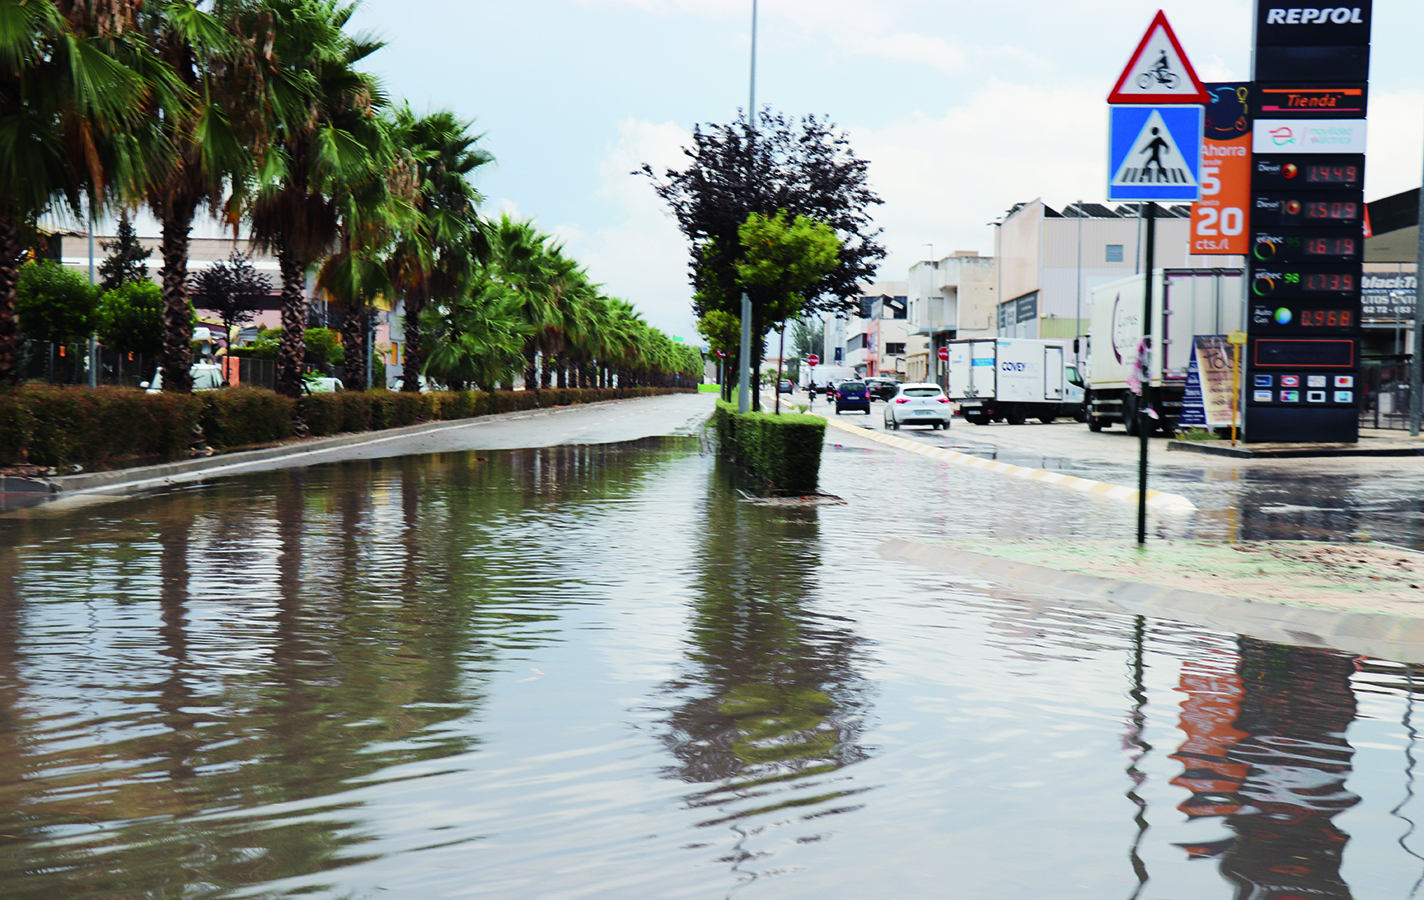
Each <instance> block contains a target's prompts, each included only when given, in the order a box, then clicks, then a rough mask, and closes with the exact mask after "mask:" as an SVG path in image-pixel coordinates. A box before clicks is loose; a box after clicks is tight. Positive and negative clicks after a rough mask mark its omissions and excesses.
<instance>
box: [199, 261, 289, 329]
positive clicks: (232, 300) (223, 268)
mask: <svg viewBox="0 0 1424 900" xmlns="http://www.w3.org/2000/svg"><path fill="white" fill-rule="evenodd" d="M188 293H189V294H190V296H191V297H192V298H193V305H194V306H196V307H197V308H199V309H206V310H208V311H209V312H212V313H216V314H217V316H218V319H219V320H221V321H222V323H223V335H224V337H226V338H227V339H228V340H231V339H232V333H233V330H234V329H236V328H240V327H242V326H243V325H246V324H247V323H249V322H251V321H253V320H254V319H256V318H257V311H258V310H259V309H261V308H262V306H263V305H264V303H265V301H266V300H267V298H268V297H269V296H270V295H271V293H272V279H271V278H270V277H269V276H267V275H265V274H263V273H262V272H259V271H257V268H256V267H255V266H253V265H252V257H251V256H249V255H248V254H245V253H241V252H239V251H237V250H233V251H232V252H231V253H230V254H228V258H227V261H226V262H216V263H213V264H212V265H211V266H209V267H208V268H206V269H203V270H201V271H199V272H197V273H195V274H193V275H190V276H189V277H188Z"/></svg>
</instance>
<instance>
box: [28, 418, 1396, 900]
mask: <svg viewBox="0 0 1424 900" xmlns="http://www.w3.org/2000/svg"><path fill="white" fill-rule="evenodd" d="M823 484H824V487H825V488H826V489H827V490H830V491H833V492H835V493H838V494H841V495H842V496H844V497H845V498H846V499H847V501H848V503H847V504H846V505H844V506H822V507H815V508H784V507H774V506H762V505H755V504H751V503H747V502H743V500H742V499H741V497H740V495H739V494H738V492H737V491H736V489H735V487H736V486H735V484H734V483H733V477H732V474H731V473H729V472H728V471H727V470H726V469H725V468H724V467H723V466H722V465H721V464H719V463H718V462H717V461H716V460H715V458H714V457H712V456H709V455H707V454H705V453H704V452H703V451H702V448H701V447H700V445H699V443H698V441H697V440H696V439H695V438H669V439H655V440H648V441H642V442H638V443H636V444H620V445H606V446H580V447H555V448H547V449H542V450H525V451H498V452H494V451H483V452H479V453H473V452H472V453H449V454H440V455H432V456H423V457H406V458H395V459H386V460H379V461H367V462H350V463H341V464H334V465H327V466H319V467H314V468H310V469H294V470H287V471H281V472H275V473H269V474H263V475H254V476H245V477H241V478H233V479H227V480H219V481H214V482H212V483H208V484H199V485H190V486H187V487H184V488H181V489H173V490H169V491H165V492H161V493H157V494H154V495H152V496H148V497H142V498H136V499H130V500H125V501H122V502H118V503H114V504H110V505H106V506H102V507H97V508H96V509H94V510H91V511H89V512H87V513H84V514H82V515H81V514H70V515H65V516H38V517H31V518H9V519H0V792H3V801H0V896H4V897H5V898H7V900H41V898H43V900H51V898H98V897H105V898H210V897H211V898H215V897H235V898H279V897H281V898H286V897H320V898H369V897H398V898H407V897H409V898H417V897H418V898H444V897H479V898H489V897H498V898H730V897H736V898H739V900H751V898H776V900H785V898H817V900H827V898H857V900H859V898H877V900H891V898H924V897H955V898H994V900H1003V898H1042V897H1053V898H1084V900H1087V898H1092V900H1101V898H1133V897H1142V898H1149V897H1151V898H1168V897H1171V898H1179V900H1180V898H1192V900H1198V898H1221V900H1228V898H1238V897H1241V898H1244V897H1250V898H1281V900H1284V898H1287V897H1297V898H1299V897H1310V898H1319V897H1325V898H1345V897H1358V898H1374V897H1389V898H1396V897H1398V898H1403V897H1411V896H1417V895H1420V893H1421V888H1420V885H1421V881H1424V833H1421V831H1422V830H1424V829H1421V828H1420V827H1418V826H1416V825H1415V823H1416V822H1421V821H1422V820H1424V798H1416V797H1415V793H1416V782H1420V781H1421V773H1420V772H1419V771H1418V770H1419V766H1418V762H1417V760H1418V759H1419V758H1420V757H1421V756H1424V746H1421V745H1420V738H1419V734H1418V731H1417V728H1418V722H1419V719H1420V717H1422V716H1424V705H1421V707H1418V708H1416V707H1415V706H1414V703H1413V698H1414V697H1415V696H1417V695H1419V693H1420V688H1421V687H1424V669H1421V668H1418V667H1415V668H1411V667H1408V666H1403V665H1398V664H1394V663H1390V662H1387V661H1382V660H1372V659H1363V658H1358V657H1353V656H1349V655H1346V654H1342V653H1336V652H1333V651H1329V650H1322V649H1307V648H1299V647H1286V646H1280V645H1275V644H1270V643H1266V642H1263V641H1260V640H1255V639H1251V638H1245V637H1240V636H1236V635H1230V634H1222V633H1218V632H1213V631H1210V630H1207V629H1203V628H1199V627H1195V626H1191V625H1185V624H1182V623H1178V622H1173V621H1169V620H1160V619H1151V618H1143V617H1135V616H1126V615H1117V614H1109V613H1105V612H1101V611H1094V610H1087V609H1077V608H1073V607H1071V606H1069V605H1067V604H1065V603H1056V602H1054V601H1052V600H1051V599H1050V600H1044V599H1042V598H1040V599H1032V598H1027V597H1019V596H1015V595H1014V594H1013V593H1012V592H1010V591H1006V590H1004V589H1001V588H996V587H994V586H992V585H987V584H981V583H977V582H974V581H969V580H955V579H953V578H951V577H949V576H946V575H943V574H938V573H933V572H929V571H925V570H921V569H916V568H911V567H907V566H904V565H903V564H898V563H892V562H889V561H886V560H883V559H881V558H880V557H879V556H877V555H876V553H875V547H876V545H877V544H878V543H879V542H880V540H881V539H882V538H884V537H888V536H890V535H892V534H912V535H916V536H921V537H945V536H952V535H960V534H963V535H974V536H976V537H995V536H1014V537H1024V536H1039V537H1054V536H1057V537H1062V538H1068V537H1071V536H1073V535H1089V536H1094V537H1114V536H1122V537H1124V539H1126V538H1127V536H1129V535H1130V534H1131V533H1132V531H1133V528H1134V522H1133V510H1132V509H1131V508H1130V507H1129V506H1127V505H1124V504H1118V503H1113V502H1112V501H1106V500H1103V499H1101V498H1097V497H1090V496H1084V495H1077V494H1072V493H1069V492H1064V491H1060V490H1056V489H1053V488H1051V487H1049V486H1044V485H1039V484H1035V483H1030V482H1023V481H1018V480H1011V479H1005V478H1001V477H999V476H996V475H993V474H992V473H984V472H980V471H977V470H972V469H966V468H962V467H952V466H946V465H942V464H939V463H936V462H934V461H931V460H927V459H924V458H922V457H917V456H911V455H907V454H896V453H890V452H881V451H876V450H860V449H853V448H850V447H843V448H836V447H828V449H827V451H826V456H825V464H824V468H823ZM1161 527H1162V528H1170V529H1173V530H1175V531H1176V532H1179V533H1182V534H1185V535H1187V536H1194V535H1198V532H1211V531H1214V530H1216V529H1217V528H1218V527H1219V523H1215V522H1213V521H1212V520H1211V519H1210V518H1207V519H1204V520H1200V521H1198V520H1189V521H1186V522H1178V523H1176V524H1169V525H1163V526H1161ZM1417 790H1418V791H1419V792H1420V793H1424V782H1421V783H1419V785H1418V788H1417Z"/></svg>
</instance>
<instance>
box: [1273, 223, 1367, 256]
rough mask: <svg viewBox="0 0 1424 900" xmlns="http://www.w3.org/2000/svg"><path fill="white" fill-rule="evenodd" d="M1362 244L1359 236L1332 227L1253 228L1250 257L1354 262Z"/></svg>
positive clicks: (1361, 249) (1362, 247) (1361, 248)
mask: <svg viewBox="0 0 1424 900" xmlns="http://www.w3.org/2000/svg"><path fill="white" fill-rule="evenodd" d="M1364 244H1365V242H1364V239H1363V237H1353V236H1341V235H1340V234H1339V233H1338V231H1336V230H1334V229H1332V230H1330V231H1303V230H1296V229H1291V230H1289V231H1286V230H1284V229H1282V230H1279V231H1274V232H1271V231H1257V232H1255V233H1254V234H1252V241H1251V256H1252V257H1253V258H1254V259H1258V260H1260V261H1261V262H1331V261H1334V260H1340V261H1346V260H1349V261H1354V260H1358V259H1359V258H1360V254H1361V252H1362V251H1363V250H1364Z"/></svg>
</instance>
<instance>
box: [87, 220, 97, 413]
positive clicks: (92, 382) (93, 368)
mask: <svg viewBox="0 0 1424 900" xmlns="http://www.w3.org/2000/svg"><path fill="white" fill-rule="evenodd" d="M89 284H91V285H93V284H94V203H93V201H90V203H89ZM98 386H99V341H98V338H97V337H96V336H95V334H94V332H92V331H91V332H89V387H91V388H96V387H98Z"/></svg>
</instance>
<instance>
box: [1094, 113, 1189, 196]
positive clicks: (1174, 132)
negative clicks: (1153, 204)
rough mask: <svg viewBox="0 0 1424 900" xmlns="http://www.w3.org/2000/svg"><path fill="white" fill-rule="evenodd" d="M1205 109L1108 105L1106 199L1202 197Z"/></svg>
mask: <svg viewBox="0 0 1424 900" xmlns="http://www.w3.org/2000/svg"><path fill="white" fill-rule="evenodd" d="M1204 109H1205V108H1204V107H1201V106H1197V105H1195V104H1168V105H1162V106H1137V105H1133V106H1110V107H1108V112H1109V114H1110V117H1111V118H1110V119H1109V125H1108V199H1109V200H1200V199H1201V154H1202V125H1203V116H1204Z"/></svg>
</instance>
